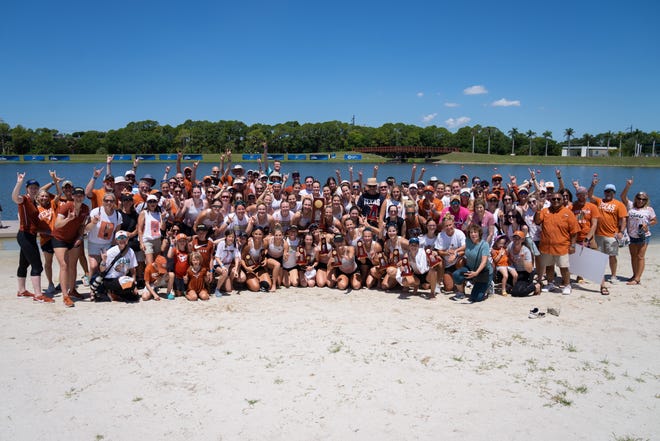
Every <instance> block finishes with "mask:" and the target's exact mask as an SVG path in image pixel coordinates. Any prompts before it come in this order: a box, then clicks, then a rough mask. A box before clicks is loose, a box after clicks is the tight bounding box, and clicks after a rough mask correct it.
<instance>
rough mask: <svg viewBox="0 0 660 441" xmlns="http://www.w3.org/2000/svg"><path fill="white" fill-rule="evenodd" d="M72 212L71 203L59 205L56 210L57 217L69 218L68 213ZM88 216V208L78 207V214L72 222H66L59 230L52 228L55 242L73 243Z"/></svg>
mask: <svg viewBox="0 0 660 441" xmlns="http://www.w3.org/2000/svg"><path fill="white" fill-rule="evenodd" d="M73 210H74V203H73V202H65V203H63V204H60V205H59V207H58V208H57V214H58V216H59V215H60V214H61V215H62V216H64V217H65V218H66V217H68V216H69V213H70V212H72V211H73ZM87 216H89V207H88V206H87V205H86V204H82V205H81V206H80V212H79V213H78V216H76V217H75V218H74V219H73V220H72V221H70V222H68V223H67V224H66V225H64V226H63V227H61V228H53V237H54V238H55V239H57V240H61V241H63V242H75V241H76V239H78V237H79V236H80V233H81V230H80V227H81V226H82V225H83V223H84V222H85V219H87Z"/></svg>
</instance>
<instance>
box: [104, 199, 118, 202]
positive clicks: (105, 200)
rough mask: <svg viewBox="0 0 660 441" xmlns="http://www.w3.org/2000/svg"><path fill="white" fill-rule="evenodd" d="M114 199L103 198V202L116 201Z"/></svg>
mask: <svg viewBox="0 0 660 441" xmlns="http://www.w3.org/2000/svg"><path fill="white" fill-rule="evenodd" d="M114 201H115V200H114V199H103V202H114Z"/></svg>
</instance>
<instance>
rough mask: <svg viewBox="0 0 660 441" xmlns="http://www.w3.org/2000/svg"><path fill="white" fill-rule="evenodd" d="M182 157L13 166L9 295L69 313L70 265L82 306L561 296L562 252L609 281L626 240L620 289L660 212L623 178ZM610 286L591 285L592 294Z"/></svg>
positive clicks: (640, 267)
mask: <svg viewBox="0 0 660 441" xmlns="http://www.w3.org/2000/svg"><path fill="white" fill-rule="evenodd" d="M265 158H267V156H266V155H265ZM181 159H182V156H181V154H179V156H178V159H177V163H176V173H175V174H174V176H169V175H170V171H171V168H170V167H169V166H167V167H165V170H164V174H163V176H162V178H161V179H160V181H159V182H158V181H157V180H156V178H154V177H153V176H151V175H149V174H145V175H143V176H142V177H141V178H140V179H139V180H136V172H137V168H138V165H139V161H137V160H136V161H135V162H134V163H133V167H132V168H131V169H129V170H128V171H126V172H125V173H123V175H121V176H115V175H113V173H112V157H111V156H109V157H108V160H107V164H106V167H105V173H104V170H103V169H102V168H101V169H93V171H92V176H91V178H90V180H89V182H87V183H86V184H85V185H78V186H76V185H74V184H73V182H71V181H69V180H66V179H62V178H61V177H59V176H58V175H57V173H56V172H55V171H51V172H50V181H49V182H48V183H47V184H45V185H40V183H39V182H38V181H37V180H35V179H29V180H26V179H25V175H24V174H23V173H18V175H17V180H16V186H15V188H14V190H13V193H12V198H13V201H14V202H15V203H16V204H18V212H19V220H20V231H19V233H18V236H17V240H18V243H19V245H20V258H19V267H18V271H17V277H18V294H17V295H18V296H19V297H29V298H33V299H34V300H35V301H38V302H42V303H53V302H54V300H53V296H54V295H55V294H56V293H57V292H58V291H61V293H62V299H63V303H64V305H65V306H67V307H72V306H74V305H75V301H74V300H76V299H83V298H85V297H86V296H85V295H83V294H81V293H79V292H78V290H77V274H78V265H81V266H82V270H83V273H84V276H83V277H82V282H83V284H84V285H90V287H91V288H90V292H91V298H92V300H95V301H104V300H111V301H139V300H143V301H147V300H151V299H153V300H156V301H159V300H161V298H167V299H175V298H176V297H180V296H183V297H185V298H186V299H188V300H190V301H195V300H208V299H209V298H210V297H211V296H213V295H215V296H218V297H220V296H222V295H225V294H227V293H230V292H233V291H236V290H244V289H247V290H250V291H262V292H266V291H270V292H272V291H275V290H277V289H278V288H281V287H285V288H288V287H298V286H299V287H329V288H336V289H339V290H342V291H344V292H349V291H351V290H359V289H361V288H373V289H381V290H395V289H398V290H401V291H402V295H415V294H419V292H418V291H419V290H420V289H421V290H422V291H423V295H424V296H425V297H426V298H428V299H435V298H436V296H437V294H439V293H441V292H444V293H446V294H452V296H451V299H453V300H460V299H464V298H466V301H467V302H478V301H481V300H483V299H484V298H486V297H487V296H488V295H490V294H494V293H500V294H502V295H508V294H511V295H515V296H526V295H535V294H540V293H541V292H542V291H561V292H562V293H563V294H566V295H567V294H570V293H571V273H570V270H569V255H570V254H572V253H574V252H575V250H576V247H578V246H583V247H590V248H593V249H599V250H600V251H602V252H603V253H605V254H607V255H608V256H609V264H610V265H609V266H610V272H611V276H610V278H609V280H608V282H609V285H611V284H615V283H617V281H618V277H617V256H618V252H619V248H620V246H621V245H623V244H624V243H625V242H626V241H629V245H628V247H629V250H630V257H631V263H632V269H633V275H632V277H631V278H630V280H628V281H627V283H628V284H630V285H639V284H640V283H641V280H642V275H643V272H644V259H645V253H646V247H647V245H648V243H649V238H650V235H651V233H650V229H649V228H650V227H651V226H652V225H655V223H656V222H657V220H656V216H655V212H654V211H653V208H651V206H650V204H649V198H648V195H647V194H646V193H645V192H643V191H639V192H637V193H636V194H635V196H634V199H633V200H632V201H631V200H629V199H628V193H629V191H630V189H631V187H632V185H633V181H632V179H631V180H628V181H627V182H626V184H625V187H624V189H623V191H622V192H621V195H620V200H618V199H617V198H616V197H615V196H616V187H615V185H614V184H607V185H605V187H604V192H603V196H602V197H598V196H596V195H595V194H594V193H595V190H596V187H597V185H598V183H599V178H598V176H597V175H594V178H593V180H592V182H591V183H590V186H589V187H588V188H587V187H584V186H580V184H579V183H578V182H573V183H572V185H571V187H572V188H568V186H566V185H565V184H564V181H563V179H562V176H561V173H560V172H559V170H557V172H556V179H557V183H558V185H557V186H555V184H554V183H553V182H543V181H540V180H537V177H536V174H535V172H534V171H533V170H530V176H529V178H528V179H525V180H524V182H521V183H519V182H518V180H517V178H516V177H515V176H509V182H507V183H504V182H503V177H502V175H500V174H498V173H496V174H493V175H492V176H490V181H488V180H486V179H481V178H479V177H477V176H473V177H471V178H470V177H469V176H468V175H467V174H463V175H461V176H459V177H455V178H451V179H447V180H446V181H444V182H443V181H442V180H440V179H438V178H437V177H435V176H433V177H431V178H430V179H428V180H424V174H425V172H426V170H425V169H424V168H422V169H421V172H420V176H418V177H416V173H417V166H416V165H413V166H412V170H411V177H410V180H401V181H398V182H397V180H396V179H395V178H394V177H388V178H387V179H384V180H379V179H378V166H377V165H376V166H374V167H373V174H372V176H370V177H368V178H366V179H364V177H363V174H362V172H361V171H360V172H358V174H357V176H353V169H352V167H349V169H348V171H349V176H348V179H342V176H341V174H340V172H339V170H337V171H336V177H333V176H331V177H328V178H327V179H325V180H324V182H323V183H322V182H321V181H319V180H318V179H316V178H315V177H313V176H306V177H304V179H301V177H300V174H299V173H297V172H293V173H291V176H290V177H289V175H288V174H285V173H284V172H283V171H282V164H281V162H280V161H274V162H273V163H272V168H271V167H270V166H269V164H268V160H267V159H265V160H264V162H263V163H262V162H261V161H259V163H258V165H259V169H257V170H248V171H246V170H245V169H244V168H243V167H242V166H241V165H238V164H236V165H233V166H232V164H231V152H227V153H226V154H224V155H222V159H221V162H220V164H219V166H214V167H213V168H212V170H211V172H210V174H209V175H207V176H203V177H201V179H199V176H197V171H198V167H199V163H197V162H195V163H193V164H192V165H191V166H190V167H185V168H183V169H182V168H181V165H182V164H181ZM102 174H103V175H104V176H103V178H102V181H101V182H102V183H101V184H100V185H99V179H100V178H101V175H102ZM23 189H25V192H24V193H21V192H22V190H23ZM85 242H86V244H87V245H86V247H85ZM42 255H43V259H42ZM55 259H56V260H57V262H58V264H59V278H58V281H59V284H58V285H57V286H56V285H55V281H54V277H53V270H52V268H53V265H52V264H53V261H54V260H55ZM42 262H43V263H42ZM28 268H29V269H30V279H31V284H32V289H33V292H30V291H28V287H27V271H28ZM556 268H559V272H560V278H559V280H560V281H558V283H557V284H556V283H555V280H556V273H555V270H556ZM44 270H45V273H46V278H47V283H48V285H47V286H48V287H47V288H46V290H45V291H43V292H42V285H41V283H42V282H41V275H42V272H43V271H44ZM574 276H576V279H575V280H576V283H579V282H580V281H581V277H580V275H579V274H574ZM609 285H608V283H607V282H606V281H605V279H603V281H602V282H601V288H600V291H601V293H602V294H603V295H607V294H609V287H610V286H609ZM466 288H468V289H467V291H468V292H469V297H466Z"/></svg>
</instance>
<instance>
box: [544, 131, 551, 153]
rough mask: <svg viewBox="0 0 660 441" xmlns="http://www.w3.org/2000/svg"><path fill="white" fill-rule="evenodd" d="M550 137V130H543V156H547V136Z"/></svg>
mask: <svg viewBox="0 0 660 441" xmlns="http://www.w3.org/2000/svg"><path fill="white" fill-rule="evenodd" d="M551 137H552V132H551V131H550V130H546V131H545V132H543V139H545V156H548V138H551Z"/></svg>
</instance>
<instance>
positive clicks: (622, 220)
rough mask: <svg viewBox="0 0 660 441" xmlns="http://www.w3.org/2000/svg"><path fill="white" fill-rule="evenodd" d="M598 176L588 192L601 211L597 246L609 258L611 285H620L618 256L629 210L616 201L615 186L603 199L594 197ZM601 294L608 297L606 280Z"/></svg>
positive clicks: (610, 186) (601, 285) (610, 187)
mask: <svg viewBox="0 0 660 441" xmlns="http://www.w3.org/2000/svg"><path fill="white" fill-rule="evenodd" d="M598 182H599V179H598V176H594V178H593V179H592V181H591V186H590V187H589V191H588V192H587V194H588V196H589V198H590V199H591V202H593V203H594V204H595V205H596V206H597V207H598V209H599V210H600V220H599V221H598V226H597V227H596V244H597V245H598V249H599V250H600V251H601V252H602V253H605V254H607V255H608V256H609V261H610V271H611V273H612V276H611V277H610V283H611V284H616V283H618V279H617V277H616V270H617V265H618V261H617V256H618V255H619V241H620V240H623V232H624V231H626V226H627V223H628V210H627V209H626V206H625V205H623V203H622V202H620V201H618V200H616V199H614V195H615V194H616V186H615V185H614V184H607V185H606V186H605V189H604V193H605V194H604V196H603V198H602V199H601V198H599V197H597V196H594V189H595V188H596V185H597V184H598ZM600 293H601V294H603V295H608V294H609V293H610V291H609V289H608V288H607V287H606V286H605V278H603V280H602V282H601V284H600Z"/></svg>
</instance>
